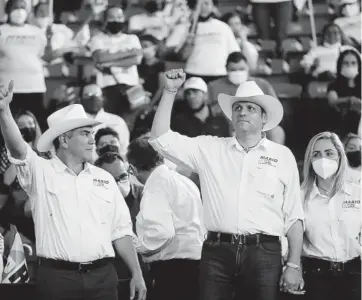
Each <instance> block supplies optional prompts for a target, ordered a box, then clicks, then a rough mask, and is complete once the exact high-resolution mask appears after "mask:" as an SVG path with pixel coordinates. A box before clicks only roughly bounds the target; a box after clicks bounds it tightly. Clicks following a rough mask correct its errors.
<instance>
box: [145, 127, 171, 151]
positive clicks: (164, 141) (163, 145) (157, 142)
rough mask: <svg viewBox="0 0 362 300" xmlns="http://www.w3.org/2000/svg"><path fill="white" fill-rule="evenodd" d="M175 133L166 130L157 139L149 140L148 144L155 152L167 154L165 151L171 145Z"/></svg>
mask: <svg viewBox="0 0 362 300" xmlns="http://www.w3.org/2000/svg"><path fill="white" fill-rule="evenodd" d="M174 137H175V133H174V132H173V131H172V130H168V131H167V132H165V133H164V134H162V135H160V136H159V137H158V138H155V139H149V140H148V142H149V143H150V145H151V146H152V147H153V148H154V149H155V150H156V151H162V152H167V149H168V148H169V147H170V145H171V144H173V140H174Z"/></svg>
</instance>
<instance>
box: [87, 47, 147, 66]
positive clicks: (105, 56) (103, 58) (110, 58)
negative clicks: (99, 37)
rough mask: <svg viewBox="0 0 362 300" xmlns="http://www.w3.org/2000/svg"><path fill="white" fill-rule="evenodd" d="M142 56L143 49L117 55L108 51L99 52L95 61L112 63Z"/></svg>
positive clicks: (119, 52) (95, 54)
mask: <svg viewBox="0 0 362 300" xmlns="http://www.w3.org/2000/svg"><path fill="white" fill-rule="evenodd" d="M141 54H142V50H141V49H137V50H131V51H118V52H115V53H109V52H108V51H97V52H95V53H94V59H95V61H96V63H100V64H102V63H112V62H114V61H119V60H122V59H126V58H129V57H134V56H138V55H141Z"/></svg>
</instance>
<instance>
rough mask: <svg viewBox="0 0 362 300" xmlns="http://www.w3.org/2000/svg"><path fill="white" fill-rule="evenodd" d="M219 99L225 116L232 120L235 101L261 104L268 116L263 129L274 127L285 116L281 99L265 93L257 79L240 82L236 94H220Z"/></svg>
mask: <svg viewBox="0 0 362 300" xmlns="http://www.w3.org/2000/svg"><path fill="white" fill-rule="evenodd" d="M217 101H218V102H219V105H220V108H221V110H222V111H223V113H224V114H225V116H226V117H227V118H228V119H230V120H231V116H232V107H233V104H234V103H236V102H251V103H255V104H257V105H259V106H260V107H262V108H263V109H264V110H265V113H266V116H267V121H266V123H265V125H264V127H263V131H268V130H270V129H273V128H274V127H276V126H277V125H278V124H279V123H280V121H281V120H282V118H283V113H284V112H283V106H282V104H281V103H280V101H279V100H278V99H276V98H274V97H272V96H269V95H265V94H264V93H263V91H262V90H261V89H260V88H259V86H258V85H257V84H256V83H255V81H245V82H243V83H242V84H240V85H239V87H238V89H237V91H236V93H235V96H230V95H227V94H222V93H221V94H219V95H218V97H217Z"/></svg>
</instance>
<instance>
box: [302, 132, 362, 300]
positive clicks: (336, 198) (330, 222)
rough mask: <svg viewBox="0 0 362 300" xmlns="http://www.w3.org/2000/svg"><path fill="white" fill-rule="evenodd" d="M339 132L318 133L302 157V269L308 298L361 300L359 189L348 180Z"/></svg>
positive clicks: (310, 299) (345, 159) (318, 299)
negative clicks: (303, 157)
mask: <svg viewBox="0 0 362 300" xmlns="http://www.w3.org/2000/svg"><path fill="white" fill-rule="evenodd" d="M347 167H348V165H347V158H346V155H345V152H344V149H343V145H342V143H341V141H340V139H339V138H338V136H337V135H336V134H335V133H331V132H322V133H319V134H317V135H316V136H314V137H313V138H312V139H311V140H310V142H309V145H308V147H307V150H306V153H305V159H304V167H303V173H304V182H303V184H302V195H303V196H302V200H303V204H304V211H305V233H304V242H303V259H302V261H303V271H304V280H305V288H306V292H307V294H306V295H307V299H309V300H331V299H333V300H344V299H349V300H357V299H361V228H362V227H361V226H362V223H361V188H360V186H358V185H356V184H353V183H351V182H348V181H347V180H346V168H347Z"/></svg>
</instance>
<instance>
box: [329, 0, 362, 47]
mask: <svg viewBox="0 0 362 300" xmlns="http://www.w3.org/2000/svg"><path fill="white" fill-rule="evenodd" d="M361 19H362V14H361V1H360V0H342V1H340V6H339V8H338V12H337V18H336V19H335V20H334V23H335V24H337V25H338V26H339V27H340V28H341V30H342V31H343V32H344V34H345V35H346V36H348V37H349V38H351V39H352V41H354V42H355V43H356V45H355V46H357V47H358V48H359V47H360V46H361Z"/></svg>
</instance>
